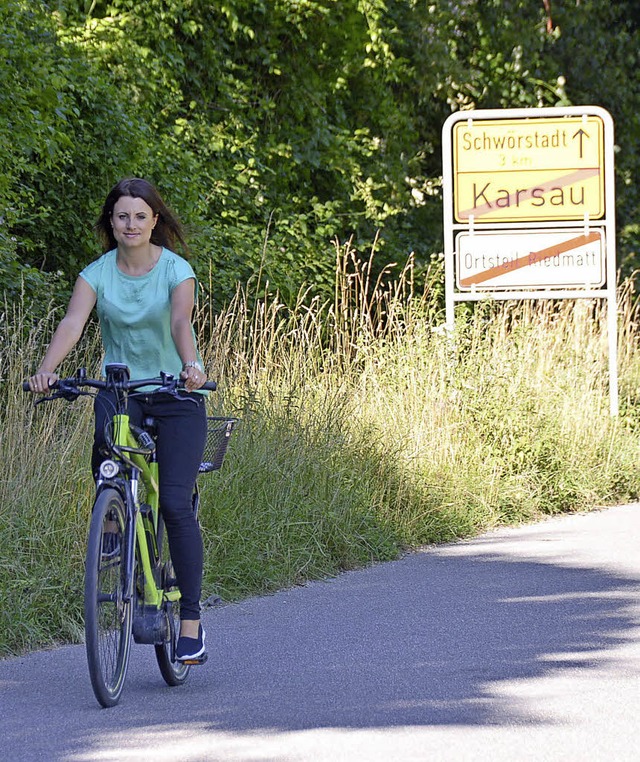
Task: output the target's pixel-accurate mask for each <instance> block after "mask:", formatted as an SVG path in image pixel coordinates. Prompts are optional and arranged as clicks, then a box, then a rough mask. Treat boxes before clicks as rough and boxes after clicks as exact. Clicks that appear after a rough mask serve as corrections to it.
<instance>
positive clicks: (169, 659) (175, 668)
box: [155, 517, 190, 687]
mask: <svg viewBox="0 0 640 762" xmlns="http://www.w3.org/2000/svg"><path fill="white" fill-rule="evenodd" d="M166 534H167V533H166V531H165V526H164V521H163V520H162V517H160V518H159V520H158V548H159V549H160V564H161V569H162V586H163V588H164V589H165V591H167V592H168V591H169V590H175V586H176V583H175V578H174V571H173V566H172V564H171V559H170V557H169V544H168V542H167V537H166ZM163 608H164V612H165V616H166V617H167V637H166V639H165V640H164V642H163V643H158V644H156V646H155V649H156V660H157V662H158V667H160V674H161V675H162V677H163V678H164V681H165V683H166V684H167V685H170V686H172V687H174V686H177V685H182V684H183V683H184V681H185V680H186V679H187V677H188V675H189V670H190V667H189V665H188V664H183V663H182V662H179V661H176V644H177V642H178V635H179V634H180V602H179V601H165V602H164V604H163Z"/></svg>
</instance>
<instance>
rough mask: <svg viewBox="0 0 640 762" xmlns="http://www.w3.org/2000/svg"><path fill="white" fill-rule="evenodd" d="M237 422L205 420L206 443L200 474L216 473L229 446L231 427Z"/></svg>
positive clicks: (235, 420) (236, 420)
mask: <svg viewBox="0 0 640 762" xmlns="http://www.w3.org/2000/svg"><path fill="white" fill-rule="evenodd" d="M237 422H238V419H237V418H217V417H211V416H209V417H208V418H207V443H206V445H205V447H204V455H203V456H202V463H201V464H200V468H199V472H200V473H201V474H206V473H209V472H210V471H218V470H219V469H220V468H221V466H222V461H223V460H224V456H225V454H226V452H227V447H228V446H229V438H230V437H231V432H232V431H233V427H234V426H235V425H236V423H237Z"/></svg>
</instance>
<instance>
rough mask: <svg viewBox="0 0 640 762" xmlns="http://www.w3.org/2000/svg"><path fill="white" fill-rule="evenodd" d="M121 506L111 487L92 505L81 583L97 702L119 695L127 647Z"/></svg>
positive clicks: (128, 611)
mask: <svg viewBox="0 0 640 762" xmlns="http://www.w3.org/2000/svg"><path fill="white" fill-rule="evenodd" d="M126 515H127V514H126V509H125V505H124V502H123V499H122V497H121V495H120V494H119V493H118V492H117V491H116V490H114V489H105V490H104V491H102V492H101V493H100V494H99V495H98V497H97V498H96V501H95V503H94V505H93V512H92V516H91V526H90V529H89V541H88V543H87V561H86V572H85V586H84V628H85V638H86V649H87V662H88V665H89V676H90V678H91V686H92V687H93V692H94V694H95V696H96V698H97V699H98V702H99V703H100V704H101V705H102V706H104V707H109V706H115V704H117V703H118V700H119V699H120V695H121V693H122V689H123V687H124V680H125V676H126V674H127V667H128V665H129V653H130V651H131V616H132V605H131V600H130V599H129V600H125V594H126V589H127V569H126V543H127V540H126V534H127V533H126Z"/></svg>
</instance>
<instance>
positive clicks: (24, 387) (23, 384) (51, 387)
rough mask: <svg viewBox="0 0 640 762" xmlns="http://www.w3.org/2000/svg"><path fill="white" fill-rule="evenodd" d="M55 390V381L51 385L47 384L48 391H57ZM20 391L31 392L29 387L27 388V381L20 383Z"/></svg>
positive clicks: (56, 384)
mask: <svg viewBox="0 0 640 762" xmlns="http://www.w3.org/2000/svg"><path fill="white" fill-rule="evenodd" d="M57 388H58V382H57V381H54V382H53V383H52V384H49V389H57ZM22 391H23V392H30V391H31V387H30V386H29V382H28V381H23V382H22Z"/></svg>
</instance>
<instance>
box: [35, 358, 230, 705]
mask: <svg viewBox="0 0 640 762" xmlns="http://www.w3.org/2000/svg"><path fill="white" fill-rule="evenodd" d="M105 370H106V374H105V376H106V377H105V379H104V380H102V379H94V378H88V377H87V375H86V370H85V369H83V368H81V369H80V370H79V371H78V373H77V375H76V376H72V377H70V378H64V379H58V381H56V382H55V383H54V384H53V385H52V386H51V389H52V394H51V395H49V396H47V397H43V398H42V399H40V400H38V402H37V403H36V404H39V403H40V402H46V401H51V400H55V399H60V398H62V399H66V400H67V401H73V400H75V399H77V398H78V397H79V396H81V395H86V396H93V395H94V392H92V391H86V390H85V389H93V390H100V389H109V390H111V391H113V392H114V393H115V400H116V404H115V411H114V415H113V418H112V420H111V423H110V425H109V426H107V431H106V432H105V435H106V442H107V447H108V450H109V457H108V458H107V459H105V460H104V461H103V462H102V464H101V466H100V474H99V477H98V479H97V481H96V495H95V500H94V503H93V508H92V512H91V521H90V526H89V536H88V541H87V551H86V569H85V586H84V623H85V644H86V652H87V663H88V667H89V676H90V679H91V686H92V688H93V692H94V694H95V697H96V699H97V700H98V702H99V703H100V704H101V705H102V706H103V707H111V706H115V705H116V704H117V703H118V701H119V700H120V697H121V695H122V691H123V688H124V683H125V678H126V674H127V667H128V664H129V656H130V651H131V644H132V638H133V640H134V641H135V642H136V643H144V644H150V645H153V646H154V649H155V656H156V660H157V663H158V667H159V668H160V673H161V675H162V677H163V679H164V681H165V682H166V683H167V684H168V685H170V686H178V685H182V684H183V683H184V682H185V680H186V679H187V676H188V674H189V671H190V668H191V666H192V665H194V664H200V663H202V661H204V659H200V660H198V659H194V660H190V661H177V660H176V658H175V648H176V643H177V639H178V635H179V626H180V612H179V600H180V591H179V590H178V588H177V586H176V580H175V577H174V575H173V567H172V564H171V559H170V557H169V552H168V545H167V540H166V532H165V527H164V522H163V520H162V516H161V515H160V511H159V489H158V485H159V479H158V463H157V460H156V458H155V441H154V421H153V419H151V418H146V419H145V420H144V422H143V426H142V428H140V427H137V426H134V425H133V424H132V423H131V422H130V420H129V416H128V414H127V400H128V397H129V396H130V395H135V393H136V391H137V390H140V389H142V388H143V387H146V389H145V391H144V394H146V395H148V394H150V393H151V394H158V393H168V394H173V395H176V396H179V394H180V390H181V388H183V382H182V381H181V380H180V379H176V378H174V377H173V376H172V375H170V374H167V373H161V374H160V375H159V376H158V377H156V378H147V379H137V380H130V379H129V369H128V368H127V366H126V365H118V364H112V365H108V366H107V367H106V369H105ZM148 387H154V390H153V391H152V392H149V391H148ZM23 388H24V389H25V391H28V390H29V386H28V384H26V383H25V384H24V385H23ZM202 388H203V389H206V390H211V391H213V390H215V389H216V384H215V382H213V381H210V382H207V383H206V384H205V385H204V386H203V387H202ZM207 421H208V434H207V447H206V449H205V455H204V458H203V462H202V463H201V465H200V469H199V473H207V472H210V471H215V470H218V469H219V468H220V467H221V466H222V462H223V459H224V456H225V453H226V450H227V447H228V443H229V437H230V436H231V431H232V429H233V427H234V425H235V423H236V421H237V419H235V418H218V417H208V419H207ZM141 484H142V485H143V488H144V493H145V495H144V496H145V500H144V502H141V500H140V491H141V490H140V485H141ZM199 503H200V491H199V487H198V484H197V482H196V485H195V488H194V492H193V496H192V505H193V510H194V512H195V513H196V515H197V513H198V509H199ZM205 658H206V656H205Z"/></svg>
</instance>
